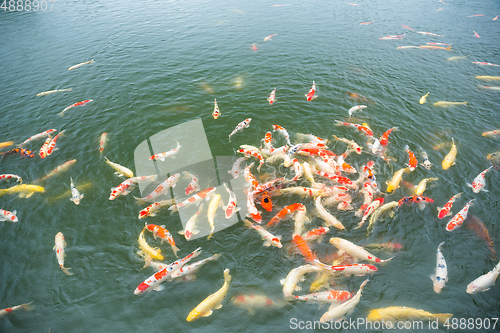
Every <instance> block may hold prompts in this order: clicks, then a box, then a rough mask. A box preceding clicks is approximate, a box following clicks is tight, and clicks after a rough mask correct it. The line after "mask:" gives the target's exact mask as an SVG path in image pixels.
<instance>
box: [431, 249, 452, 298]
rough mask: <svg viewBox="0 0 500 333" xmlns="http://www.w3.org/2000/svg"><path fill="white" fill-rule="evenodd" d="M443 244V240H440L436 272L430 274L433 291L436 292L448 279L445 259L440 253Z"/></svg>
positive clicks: (438, 291) (439, 290)
mask: <svg viewBox="0 0 500 333" xmlns="http://www.w3.org/2000/svg"><path fill="white" fill-rule="evenodd" d="M443 244H444V242H441V244H439V246H438V248H437V255H436V256H437V259H436V272H435V273H434V274H432V275H431V276H430V277H431V280H432V282H433V285H434V291H435V292H436V293H438V294H439V293H440V292H441V290H442V289H443V288H444V285H445V283H446V282H447V281H448V269H447V268H446V261H445V260H444V256H443V253H441V246H442V245H443Z"/></svg>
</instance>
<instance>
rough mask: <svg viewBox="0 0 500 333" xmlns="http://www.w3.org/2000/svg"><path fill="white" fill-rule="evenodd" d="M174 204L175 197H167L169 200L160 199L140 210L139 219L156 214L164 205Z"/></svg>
mask: <svg viewBox="0 0 500 333" xmlns="http://www.w3.org/2000/svg"><path fill="white" fill-rule="evenodd" d="M173 204H174V200H173V199H167V200H162V201H158V202H155V203H153V204H151V205H149V206H147V207H146V208H144V209H143V210H141V211H140V212H139V217H138V218H139V219H143V218H145V217H148V216H156V212H157V211H159V210H160V208H162V207H165V206H170V205H173Z"/></svg>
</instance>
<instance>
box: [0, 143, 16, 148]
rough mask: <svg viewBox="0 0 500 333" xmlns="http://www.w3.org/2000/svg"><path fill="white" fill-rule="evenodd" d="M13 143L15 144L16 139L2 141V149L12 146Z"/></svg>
mask: <svg viewBox="0 0 500 333" xmlns="http://www.w3.org/2000/svg"><path fill="white" fill-rule="evenodd" d="M13 144H14V141H7V142H0V149H2V148H5V147H9V146H12V145H13Z"/></svg>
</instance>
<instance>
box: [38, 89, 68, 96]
mask: <svg viewBox="0 0 500 333" xmlns="http://www.w3.org/2000/svg"><path fill="white" fill-rule="evenodd" d="M72 90H73V89H71V88H66V89H55V90H48V91H44V92H41V93H38V94H36V95H37V96H46V95H50V94H53V93H56V92H64V91H72Z"/></svg>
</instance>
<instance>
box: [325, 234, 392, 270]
mask: <svg viewBox="0 0 500 333" xmlns="http://www.w3.org/2000/svg"><path fill="white" fill-rule="evenodd" d="M330 243H331V244H333V246H335V247H336V248H338V249H339V250H342V251H344V252H345V253H347V254H349V255H350V256H351V257H354V258H358V259H361V260H366V261H369V262H373V263H379V264H385V263H387V262H388V261H389V260H391V259H392V258H389V259H386V260H380V259H379V258H377V257H375V256H374V255H373V254H371V253H370V252H368V251H366V250H365V249H364V248H362V247H361V246H358V245H355V244H353V243H351V242H349V241H348V240H346V239H343V238H340V237H333V238H330Z"/></svg>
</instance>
